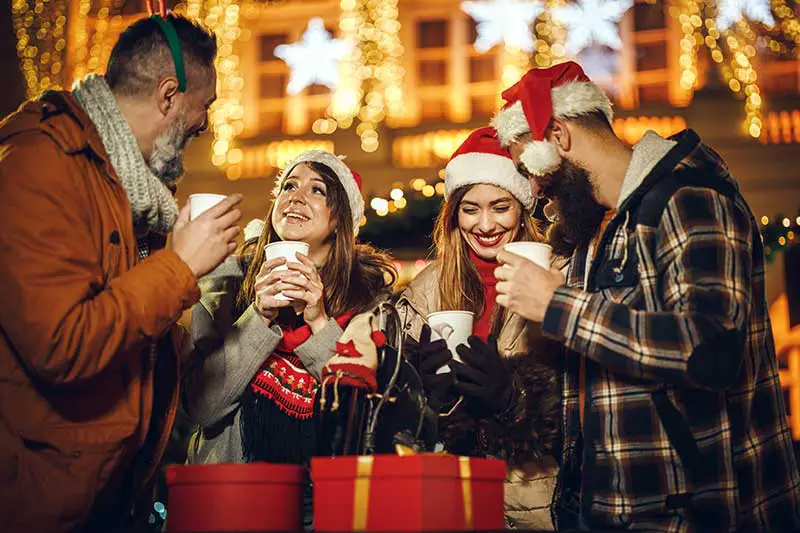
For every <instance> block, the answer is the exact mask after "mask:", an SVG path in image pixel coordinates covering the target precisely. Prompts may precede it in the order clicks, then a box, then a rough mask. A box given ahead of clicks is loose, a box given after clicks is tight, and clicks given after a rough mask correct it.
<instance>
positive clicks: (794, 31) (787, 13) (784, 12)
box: [770, 0, 800, 44]
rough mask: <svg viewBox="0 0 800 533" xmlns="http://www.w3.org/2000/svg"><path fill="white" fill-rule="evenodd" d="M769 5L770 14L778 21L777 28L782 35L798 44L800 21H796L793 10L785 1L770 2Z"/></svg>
mask: <svg viewBox="0 0 800 533" xmlns="http://www.w3.org/2000/svg"><path fill="white" fill-rule="evenodd" d="M770 4H771V7H772V12H773V13H774V14H775V16H776V17H777V18H778V20H779V21H780V22H779V26H780V29H781V31H782V32H783V34H784V35H785V36H786V37H788V38H789V39H791V40H792V41H794V42H795V44H800V20H797V17H796V16H795V14H794V10H793V9H792V8H791V7H790V6H789V5H788V4H787V3H786V1H785V0H771V1H770Z"/></svg>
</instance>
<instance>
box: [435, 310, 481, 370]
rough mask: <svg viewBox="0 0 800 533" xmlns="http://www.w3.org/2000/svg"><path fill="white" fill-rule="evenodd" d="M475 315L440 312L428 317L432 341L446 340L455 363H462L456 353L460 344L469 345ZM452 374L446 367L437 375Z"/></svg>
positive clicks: (469, 312)
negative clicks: (468, 340)
mask: <svg viewBox="0 0 800 533" xmlns="http://www.w3.org/2000/svg"><path fill="white" fill-rule="evenodd" d="M474 320H475V314H474V313H472V312H471V311H439V312H438V313H431V314H430V315H428V317H427V321H428V324H429V325H430V327H431V340H439V339H444V341H445V342H446V343H447V348H448V349H449V350H450V353H451V354H452V355H453V359H454V360H455V361H458V362H459V363H460V362H461V357H459V355H458V353H457V352H456V347H457V346H458V345H460V344H467V339H469V336H470V335H472V324H473V322H474ZM445 372H450V367H449V366H447V365H444V366H443V367H441V368H440V369H439V370H438V371H437V372H436V373H437V374H444V373H445Z"/></svg>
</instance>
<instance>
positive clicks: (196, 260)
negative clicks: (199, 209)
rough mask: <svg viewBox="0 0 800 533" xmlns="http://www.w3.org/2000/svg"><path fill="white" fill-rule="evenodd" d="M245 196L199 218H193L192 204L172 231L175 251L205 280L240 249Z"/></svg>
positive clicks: (233, 197) (231, 198) (227, 200)
mask: <svg viewBox="0 0 800 533" xmlns="http://www.w3.org/2000/svg"><path fill="white" fill-rule="evenodd" d="M241 201H242V195H241V194H232V195H230V196H228V197H226V198H225V199H223V200H222V201H220V202H219V203H217V204H216V205H214V206H213V207H210V208H209V209H207V210H206V211H204V212H203V213H202V214H199V215H198V216H197V217H196V218H193V217H192V216H191V202H190V203H188V204H186V205H185V206H184V207H183V209H181V212H180V215H179V217H178V221H177V222H176V223H175V227H174V228H173V230H172V250H173V251H174V252H175V253H176V254H178V256H179V257H180V258H181V259H183V261H184V262H185V263H186V264H187V265H188V266H189V268H190V269H191V270H192V272H193V273H194V275H195V277H198V278H199V277H202V276H204V275H206V274H208V273H209V272H211V271H212V270H214V269H215V268H217V266H219V264H220V263H222V262H223V261H224V260H225V258H226V257H228V256H229V255H230V254H231V253H233V251H234V250H235V249H236V237H237V236H238V235H239V232H240V231H241V229H240V228H239V226H238V225H237V224H238V223H239V220H240V219H241V218H242V212H241V211H240V210H239V209H237V208H236V206H237V205H238V204H239V202H241Z"/></svg>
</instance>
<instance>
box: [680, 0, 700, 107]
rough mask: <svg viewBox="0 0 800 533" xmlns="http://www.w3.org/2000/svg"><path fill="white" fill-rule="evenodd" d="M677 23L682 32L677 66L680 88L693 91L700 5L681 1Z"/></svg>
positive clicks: (685, 0) (695, 0)
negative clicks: (679, 71)
mask: <svg viewBox="0 0 800 533" xmlns="http://www.w3.org/2000/svg"><path fill="white" fill-rule="evenodd" d="M678 21H679V22H680V25H681V31H683V38H681V42H680V50H681V55H680V59H679V60H678V64H679V65H680V67H681V79H680V84H681V88H682V89H684V90H686V91H693V90H694V89H695V87H696V86H697V47H698V46H699V45H700V44H702V42H703V36H702V33H701V31H700V30H701V28H702V26H703V19H702V18H701V16H700V5H699V4H698V3H697V0H682V1H681V8H680V12H679V14H678Z"/></svg>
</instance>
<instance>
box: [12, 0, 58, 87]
mask: <svg viewBox="0 0 800 533" xmlns="http://www.w3.org/2000/svg"><path fill="white" fill-rule="evenodd" d="M66 12H67V2H66V0H33V1H30V0H13V1H12V3H11V14H12V20H13V25H14V32H15V34H16V37H17V55H18V56H19V60H20V67H21V70H22V75H23V77H24V78H25V88H26V93H27V95H28V96H29V97H33V96H36V95H37V94H39V93H40V92H42V91H46V90H48V89H61V88H62V84H63V77H64V49H65V48H66V34H65V26H66V22H67V16H66Z"/></svg>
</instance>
